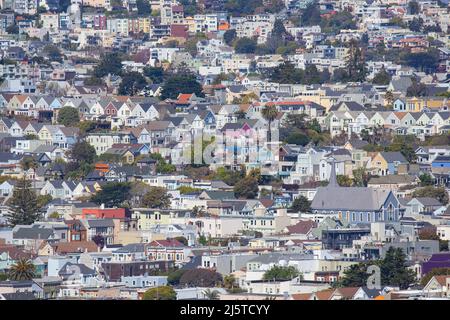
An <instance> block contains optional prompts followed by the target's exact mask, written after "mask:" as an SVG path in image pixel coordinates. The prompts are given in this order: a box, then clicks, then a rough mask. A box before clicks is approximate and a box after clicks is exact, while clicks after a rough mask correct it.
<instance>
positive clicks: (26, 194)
mask: <svg viewBox="0 0 450 320" xmlns="http://www.w3.org/2000/svg"><path fill="white" fill-rule="evenodd" d="M8 202H9V203H8V206H9V208H10V210H11V213H8V214H6V218H7V220H8V224H9V225H11V226H16V225H18V224H24V225H30V224H33V223H34V222H35V221H36V220H38V219H39V218H40V212H39V209H40V208H39V206H38V203H37V196H36V192H34V191H33V190H32V189H31V183H30V181H28V180H26V179H25V178H24V179H21V180H18V181H17V183H16V185H15V187H14V191H13V195H12V197H11V199H9V201H8Z"/></svg>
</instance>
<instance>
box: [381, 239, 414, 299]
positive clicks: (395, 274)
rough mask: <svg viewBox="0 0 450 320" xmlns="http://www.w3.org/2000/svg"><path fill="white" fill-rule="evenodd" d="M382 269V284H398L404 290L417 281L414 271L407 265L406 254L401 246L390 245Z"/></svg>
mask: <svg viewBox="0 0 450 320" xmlns="http://www.w3.org/2000/svg"><path fill="white" fill-rule="evenodd" d="M380 269H381V283H382V284H387V285H390V286H398V287H400V289H403V290H404V289H407V288H408V287H409V285H411V284H413V283H415V281H416V276H415V273H414V271H413V270H410V269H408V268H407V266H406V255H405V253H404V252H403V249H401V248H394V247H390V248H389V249H388V251H387V252H386V256H385V257H384V259H383V261H382V263H381V266H380Z"/></svg>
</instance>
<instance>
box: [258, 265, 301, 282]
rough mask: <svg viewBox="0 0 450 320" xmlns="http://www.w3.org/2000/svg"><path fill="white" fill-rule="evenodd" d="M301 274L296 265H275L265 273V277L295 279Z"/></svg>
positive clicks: (277, 279) (280, 279)
mask: <svg viewBox="0 0 450 320" xmlns="http://www.w3.org/2000/svg"><path fill="white" fill-rule="evenodd" d="M299 275H300V273H299V272H298V270H297V269H296V268H295V267H294V266H289V267H283V266H277V265H275V266H273V267H272V268H270V269H269V270H267V271H266V272H265V273H264V275H263V279H264V280H275V281H283V280H291V279H294V278H296V277H298V276H299Z"/></svg>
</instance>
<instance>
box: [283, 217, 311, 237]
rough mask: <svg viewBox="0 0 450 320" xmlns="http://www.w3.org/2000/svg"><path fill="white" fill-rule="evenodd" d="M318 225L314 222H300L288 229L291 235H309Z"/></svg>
mask: <svg viewBox="0 0 450 320" xmlns="http://www.w3.org/2000/svg"><path fill="white" fill-rule="evenodd" d="M316 226H317V223H316V222H315V221H312V220H306V221H299V222H298V223H297V224H294V225H293V226H288V227H286V228H287V229H288V233H289V234H307V233H308V232H309V231H311V229H312V228H314V227H316Z"/></svg>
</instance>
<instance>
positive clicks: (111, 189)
mask: <svg viewBox="0 0 450 320" xmlns="http://www.w3.org/2000/svg"><path fill="white" fill-rule="evenodd" d="M130 190H131V185H130V184H129V183H128V182H108V183H107V184H105V185H104V186H103V187H102V189H101V190H100V191H98V192H97V193H96V194H95V195H94V196H93V197H92V198H91V200H92V201H93V202H95V203H97V204H104V205H105V206H106V207H108V208H113V207H120V206H121V205H122V203H123V202H125V201H126V200H129V199H130V198H131V195H130Z"/></svg>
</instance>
